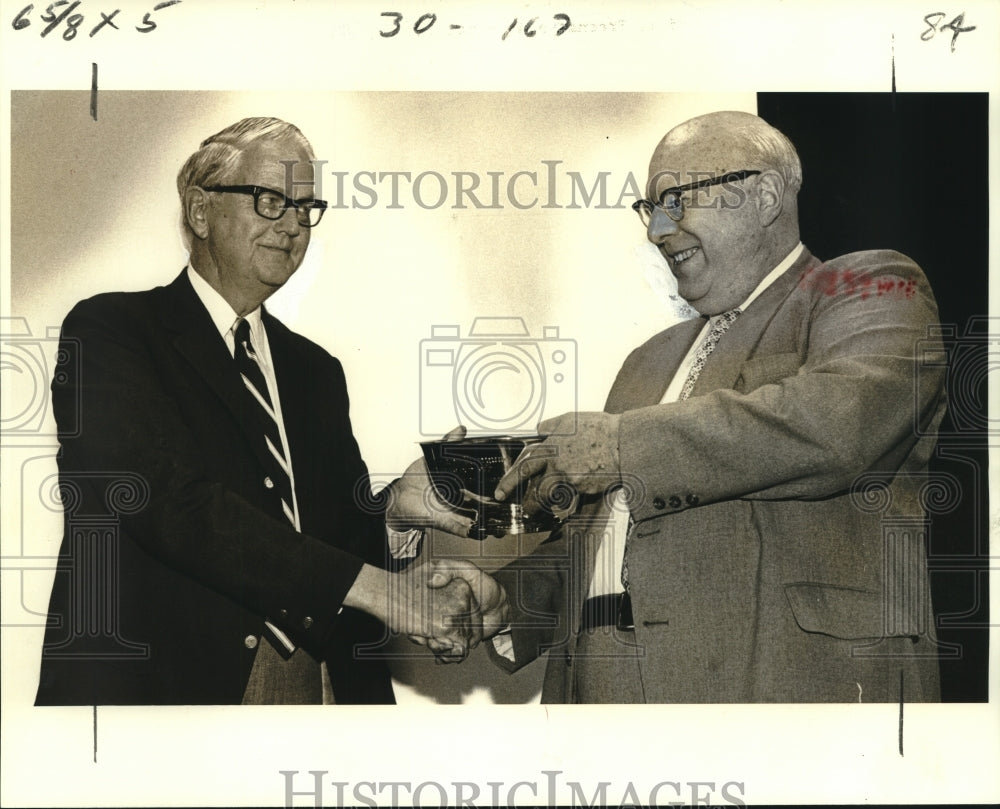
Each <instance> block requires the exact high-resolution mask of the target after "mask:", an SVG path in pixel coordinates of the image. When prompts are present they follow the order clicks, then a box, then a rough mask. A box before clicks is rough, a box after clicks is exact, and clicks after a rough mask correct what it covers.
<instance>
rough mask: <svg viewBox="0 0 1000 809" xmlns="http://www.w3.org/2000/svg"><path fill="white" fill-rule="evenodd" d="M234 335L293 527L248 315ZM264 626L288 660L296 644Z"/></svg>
mask: <svg viewBox="0 0 1000 809" xmlns="http://www.w3.org/2000/svg"><path fill="white" fill-rule="evenodd" d="M233 337H234V338H235V344H234V345H233V359H235V360H236V367H237V368H238V369H239V371H240V376H241V377H243V384H244V385H245V386H246V389H247V393H249V394H250V398H251V399H253V401H254V408H253V409H254V411H255V412H256V413H257V417H258V421H259V422H260V426H261V428H262V429H263V431H264V443H265V444H267V449H268V454H269V455H270V457H271V460H272V463H271V464H269V467H270V468H269V470H268V471H269V472H270V474H269V475H268V476H267V478H266V479H265V481H264V485H265V486H267V487H268V488H274V489H277V491H278V494H279V495H280V496H281V508H282V510H283V511H284V512H285V516H286V517H287V518H288V521H289V522H290V523H291V524H292V525H293V526H294V525H295V511H294V510H293V509H292V503H293V502H294V500H293V499H292V478H291V472H290V471H289V468H288V461H287V460H286V458H285V452H284V444H283V443H282V441H281V430H280V428H279V427H278V417H277V415H275V412H274V407H273V406H272V404H271V396H270V394H269V393H268V392H267V381H266V380H265V379H264V372H263V371H262V370H261V367H260V361H259V360H258V359H257V353H256V352H255V351H254V348H253V340H251V339H250V324H249V323H248V322H247V321H246V319H245V318H242V317H241V318H240V319H239V320H237V321H236V328H235V329H234V330H233ZM264 625H265V627H266V628H267V630H268V631H267V632H265V633H264V635H265V637H267V638H268V640H269V641H270V642H271V645H272V646H274V648H275V650H276V651H277V652H278V653H279V654H280V655H281V656H282V657H283V658H285V659H286V660H287V659H288V658H289V657H290V656H291V655H292V653H293V652H294V651H295V649H296V647H295V644H294V643H292V641H291V640H290V639H289V638H288V636H287V635H285V633H284V632H282V631H281V630H280V629H278V628H277V627H276V626H275V625H274V624H272V623H271V622H270V621H268V620H265V621H264Z"/></svg>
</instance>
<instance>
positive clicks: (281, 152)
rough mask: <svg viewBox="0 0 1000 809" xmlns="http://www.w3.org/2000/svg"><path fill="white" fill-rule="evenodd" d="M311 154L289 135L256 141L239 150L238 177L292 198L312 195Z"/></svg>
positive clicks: (313, 167) (313, 169) (312, 170)
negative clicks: (243, 149) (241, 156)
mask: <svg viewBox="0 0 1000 809" xmlns="http://www.w3.org/2000/svg"><path fill="white" fill-rule="evenodd" d="M311 157H312V155H311V154H310V152H309V151H308V150H307V149H306V148H305V146H303V145H302V144H300V143H298V142H296V141H295V140H294V139H292V138H283V139H280V140H261V141H257V143H255V144H253V146H251V147H250V148H249V149H247V150H246V151H245V152H244V153H243V158H242V160H241V161H240V167H239V173H240V175H241V176H240V178H239V181H240V182H241V183H246V184H248V185H264V186H267V187H268V188H273V189H274V190H275V191H281V192H282V193H284V194H285V195H286V196H289V197H292V198H295V199H299V198H302V197H308V196H312V193H313V184H314V182H315V166H314V165H313V163H312V162H311Z"/></svg>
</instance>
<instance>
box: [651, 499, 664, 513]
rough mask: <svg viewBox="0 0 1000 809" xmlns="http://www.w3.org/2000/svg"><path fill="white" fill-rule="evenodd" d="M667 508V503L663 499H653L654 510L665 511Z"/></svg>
mask: <svg viewBox="0 0 1000 809" xmlns="http://www.w3.org/2000/svg"><path fill="white" fill-rule="evenodd" d="M666 507H667V504H666V502H664V500H663V498H662V497H654V498H653V508H655V509H657V510H658V511H663V509H665V508H666Z"/></svg>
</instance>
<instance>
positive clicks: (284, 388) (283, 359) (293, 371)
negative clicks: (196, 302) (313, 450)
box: [261, 308, 314, 464]
mask: <svg viewBox="0 0 1000 809" xmlns="http://www.w3.org/2000/svg"><path fill="white" fill-rule="evenodd" d="M261 317H262V318H263V320H264V328H265V329H266V330H267V343H268V346H269V347H270V349H271V362H272V363H273V365H274V376H275V379H277V381H278V399H279V401H280V402H281V415H282V422H283V423H284V426H285V436H286V438H287V439H288V444H289V454H290V455H291V457H292V463H293V464H294V463H295V459H296V458H297V457H299V456H300V455H301V453H302V452H303V451H304V449H305V448H306V447H307V446H308V444H309V441H310V437H309V435H308V434H302V433H300V432H299V431H300V429H302V428H303V427H304V425H306V424H311V423H314V422H313V421H312V420H311V419H309V418H308V417H307V413H308V408H309V403H310V400H311V394H312V391H311V390H310V389H309V374H308V372H307V371H308V369H307V368H305V367H304V365H305V363H303V362H302V360H301V357H300V356H299V354H297V353H296V352H295V350H294V348H293V346H292V342H291V332H290V331H289V330H288V328H287V327H286V326H285V325H284V324H283V323H282V322H281V321H279V320H277V319H276V318H275V317H273V316H272V315H271V314H270V313H269V312H268V311H267V309H266V308H263V309H262V310H261Z"/></svg>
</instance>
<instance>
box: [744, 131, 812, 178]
mask: <svg viewBox="0 0 1000 809" xmlns="http://www.w3.org/2000/svg"><path fill="white" fill-rule="evenodd" d="M760 120H761V123H764V124H765V125H764V126H751V127H747V128H746V130H745V136H746V139H747V140H748V141H749V142H750V143H751V144H753V146H754V148H755V149H756V150H757V153H758V159H759V160H760V165H761V166H762V167H764V168H769V169H774V170H775V171H779V172H781V176H782V177H784V178H785V185H786V187H787V188H788V189H789V190H791V191H792V192H793V193H798V190H799V189H800V188H801V187H802V163H801V161H800V160H799V154H798V152H796V151H795V146H794V145H792V142H791V141H790V140H789V139H788V138H787V137H786V136H785V135H784V133H782V132H780V131H779V130H777V129H775V128H774V127H773V126H771V125H770V124H767V123H765V122H764V121H763V119H760Z"/></svg>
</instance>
